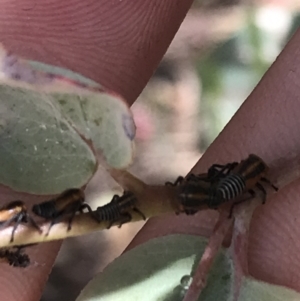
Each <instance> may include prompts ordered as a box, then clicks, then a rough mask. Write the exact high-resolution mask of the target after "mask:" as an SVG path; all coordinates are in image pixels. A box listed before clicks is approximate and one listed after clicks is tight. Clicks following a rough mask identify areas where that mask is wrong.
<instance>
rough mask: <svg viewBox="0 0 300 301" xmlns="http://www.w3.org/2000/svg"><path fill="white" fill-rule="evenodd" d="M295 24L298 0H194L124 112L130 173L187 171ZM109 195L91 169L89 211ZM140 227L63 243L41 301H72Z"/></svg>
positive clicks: (159, 177)
mask: <svg viewBox="0 0 300 301" xmlns="http://www.w3.org/2000/svg"><path fill="white" fill-rule="evenodd" d="M299 25H300V1H298V0H273V1H272V0H269V1H268V0H256V1H255V0H253V1H251V0H195V2H194V4H193V6H192V8H191V9H190V11H189V13H188V15H187V17H186V19H185V21H184V22H183V23H182V26H181V28H180V30H179V32H178V33H177V35H176V37H175V38H174V41H173V42H172V44H171V46H170V48H169V49H168V51H167V53H166V55H165V56H164V58H163V60H162V61H161V64H160V65H159V67H158V69H157V70H156V72H155V74H154V75H153V77H152V79H151V80H150V82H149V83H148V85H147V87H146V88H145V89H144V91H143V93H142V94H141V95H140V97H139V98H138V100H137V101H136V102H135V104H134V105H133V107H132V110H133V113H134V117H135V122H136V125H137V137H136V158H135V161H134V164H133V166H132V167H131V168H130V171H131V172H132V173H134V174H135V175H136V176H138V177H139V178H141V179H142V180H144V181H145V182H147V183H152V184H154V183H156V184H158V183H164V182H166V181H169V180H173V179H175V178H176V177H177V176H178V175H185V174H186V173H187V172H189V171H190V169H191V168H192V167H193V166H194V164H195V163H196V162H197V161H198V160H199V158H200V157H201V154H202V153H203V152H204V151H205V150H206V148H207V147H208V146H209V145H210V143H211V142H212V141H213V140H214V139H215V137H216V136H217V135H218V134H219V133H220V131H221V130H222V129H223V127H224V126H225V125H226V123H227V122H228V121H229V120H230V118H231V117H232V116H233V114H234V113H235V112H236V111H237V109H238V108H239V106H240V105H241V104H242V103H243V101H244V100H245V99H246V98H247V96H248V95H249V93H250V92H251V91H252V90H253V88H254V87H255V85H256V84H257V83H258V82H259V80H260V79H261V77H262V76H263V74H264V73H265V72H266V70H267V69H268V67H269V66H270V65H271V64H272V62H273V61H274V60H275V59H276V56H277V55H278V54H279V52H280V51H281V50H282V48H283V47H284V46H285V44H286V43H287V41H288V40H289V39H290V37H291V36H292V34H293V33H294V32H295V30H296V29H297V27H298V26H299ZM99 191H100V192H101V195H99ZM114 193H120V194H121V193H122V191H121V189H120V187H118V186H117V185H116V184H115V183H114V182H113V181H112V180H110V179H109V176H108V175H107V174H105V173H104V171H103V170H99V172H98V173H97V175H96V176H95V178H94V179H93V180H92V181H91V183H90V184H89V186H88V188H87V199H88V201H89V203H90V204H91V205H92V207H93V208H96V207H97V206H100V205H103V204H104V203H107V202H109V201H110V200H111V198H112V195H113V194H114ZM143 224H144V222H138V223H133V224H129V225H123V226H122V228H121V229H119V228H112V229H110V230H106V231H102V232H98V233H93V234H90V235H86V236H83V237H79V238H72V239H67V240H65V241H64V243H63V246H62V248H61V250H60V253H59V255H58V257H57V260H56V264H55V266H54V268H53V271H52V273H51V275H50V278H49V281H48V284H47V286H46V288H45V291H44V294H43V297H42V301H54V300H64V301H73V300H75V298H76V297H77V296H78V294H79V292H80V290H81V289H82V288H83V287H84V285H85V284H86V283H87V282H88V281H89V280H90V279H91V278H92V277H93V276H94V275H95V274H96V273H98V272H100V271H102V270H103V268H104V267H105V266H106V265H107V264H108V263H109V262H111V261H113V260H114V258H116V257H117V256H119V255H120V254H121V253H122V252H123V250H124V249H125V248H126V246H127V245H128V244H129V242H130V241H131V240H132V238H133V237H134V235H135V234H136V233H137V232H138V231H139V230H140V228H141V227H142V225H143Z"/></svg>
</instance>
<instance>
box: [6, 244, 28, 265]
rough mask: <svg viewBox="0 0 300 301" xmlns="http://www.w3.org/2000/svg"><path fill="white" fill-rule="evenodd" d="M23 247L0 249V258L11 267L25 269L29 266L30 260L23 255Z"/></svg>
mask: <svg viewBox="0 0 300 301" xmlns="http://www.w3.org/2000/svg"><path fill="white" fill-rule="evenodd" d="M23 250H24V246H15V247H12V248H2V249H0V258H3V259H4V260H5V261H7V263H8V264H9V265H11V266H13V267H19V268H26V267H28V266H29V264H30V258H29V256H28V255H27V254H26V253H23Z"/></svg>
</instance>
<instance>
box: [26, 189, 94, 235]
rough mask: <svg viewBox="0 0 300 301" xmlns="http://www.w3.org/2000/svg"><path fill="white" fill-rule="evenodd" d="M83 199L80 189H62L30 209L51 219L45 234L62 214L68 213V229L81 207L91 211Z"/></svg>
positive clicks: (81, 209) (81, 210)
mask: <svg viewBox="0 0 300 301" xmlns="http://www.w3.org/2000/svg"><path fill="white" fill-rule="evenodd" d="M84 200H85V196H84V192H83V191H82V190H81V189H77V188H72V189H68V190H66V191H64V192H63V193H61V194H60V195H59V196H58V197H56V198H54V199H51V200H49V201H45V202H42V203H40V204H36V205H34V206H33V207H32V211H33V212H34V213H35V214H36V215H38V216H40V217H43V218H45V219H46V220H51V224H50V226H49V229H48V232H47V233H46V236H47V235H48V234H49V232H50V229H51V227H52V226H53V225H54V224H56V223H57V222H59V221H60V220H61V219H62V218H63V217H64V216H66V215H70V218H69V222H68V231H70V230H71V224H72V221H73V219H74V217H75V214H76V213H77V212H78V211H79V212H81V213H83V209H88V211H89V212H92V209H91V207H90V206H89V205H88V204H86V203H84Z"/></svg>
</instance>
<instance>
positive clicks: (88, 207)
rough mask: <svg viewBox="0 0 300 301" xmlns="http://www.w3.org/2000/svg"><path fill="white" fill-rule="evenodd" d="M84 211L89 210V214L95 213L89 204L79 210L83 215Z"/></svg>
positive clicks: (83, 205)
mask: <svg viewBox="0 0 300 301" xmlns="http://www.w3.org/2000/svg"><path fill="white" fill-rule="evenodd" d="M83 209H87V210H88V212H92V211H93V210H92V208H91V206H90V205H88V204H82V205H81V207H80V208H79V211H80V212H81V213H84V212H83Z"/></svg>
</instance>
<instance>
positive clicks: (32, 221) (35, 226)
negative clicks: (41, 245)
mask: <svg viewBox="0 0 300 301" xmlns="http://www.w3.org/2000/svg"><path fill="white" fill-rule="evenodd" d="M26 219H27V220H28V222H29V223H30V224H31V226H32V227H34V228H36V229H37V230H38V231H39V232H40V233H42V230H41V228H40V227H39V226H38V225H37V223H36V222H35V221H34V219H33V218H32V217H31V216H30V215H29V214H28V213H27V214H26Z"/></svg>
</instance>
